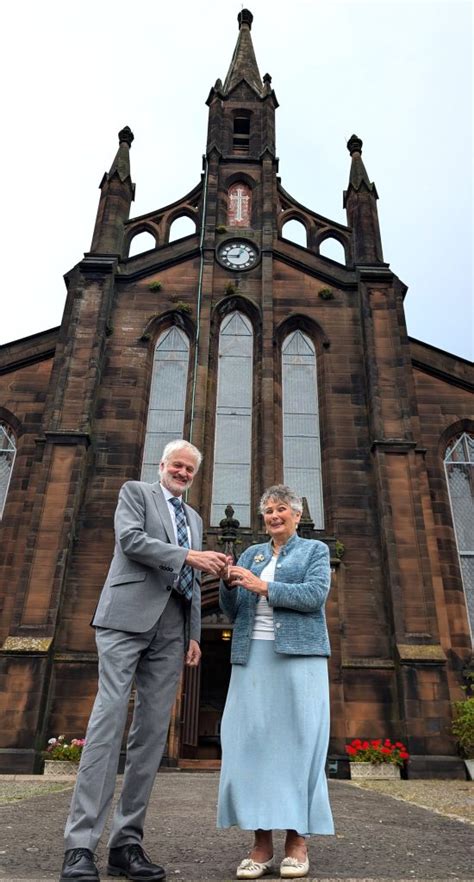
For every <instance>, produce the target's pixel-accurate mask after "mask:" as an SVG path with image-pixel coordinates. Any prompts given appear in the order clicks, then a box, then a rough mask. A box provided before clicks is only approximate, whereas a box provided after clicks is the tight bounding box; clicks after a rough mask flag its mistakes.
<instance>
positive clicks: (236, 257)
mask: <svg viewBox="0 0 474 882" xmlns="http://www.w3.org/2000/svg"><path fill="white" fill-rule="evenodd" d="M217 256H218V258H219V260H220V262H221V263H222V264H223V265H224V266H226V267H227V268H228V269H231V270H247V269H251V268H252V267H253V266H254V264H255V263H256V261H257V256H258V252H257V249H256V247H255V245H251V244H250V243H249V242H244V241H243V240H242V239H240V240H239V239H235V240H234V241H233V242H224V243H223V244H222V245H221V246H220V247H219V250H218V252H217Z"/></svg>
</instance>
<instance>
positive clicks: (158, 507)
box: [92, 481, 202, 641]
mask: <svg viewBox="0 0 474 882" xmlns="http://www.w3.org/2000/svg"><path fill="white" fill-rule="evenodd" d="M184 509H185V512H186V518H187V520H188V524H189V528H190V530H191V546H192V548H194V549H196V550H198V551H199V550H200V549H201V544H202V520H201V518H200V517H199V515H198V514H197V513H196V512H195V511H194V509H192V508H190V506H189V505H186V504H185V505H184ZM186 555H187V549H186V548H181V547H180V546H179V545H176V539H175V536H174V530H173V524H172V521H171V514H170V511H169V507H168V503H167V501H166V499H165V497H164V494H163V491H162V489H161V485H160V483H159V482H157V483H156V484H146V483H145V482H143V481H127V483H126V484H124V485H123V487H122V489H121V490H120V493H119V499H118V505H117V509H116V512H115V551H114V556H113V558H112V563H111V564H110V569H109V572H108V574H107V579H106V581H105V584H104V587H103V589H102V593H101V595H100V599H99V603H98V605H97V609H96V611H95V615H94V618H93V620H92V624H93V625H94V626H97V627H100V628H112V629H113V630H118V631H129V632H132V633H141V632H143V631H148V629H149V628H151V627H152V626H153V625H154V624H155V622H156V621H158V619H159V617H160V616H161V614H162V612H163V610H164V608H165V606H166V602H167V600H168V598H169V596H170V592H171V590H172V589H173V588H175V587H176V586H177V584H178V582H179V575H180V571H181V568H182V566H183V563H184V560H185V558H186ZM193 572H194V585H193V599H192V602H191V604H186V632H187V639H188V640H189V639H193V640H198V641H199V639H200V635H201V585H200V581H201V580H200V575H201V574H200V573H199V572H198V571H196V570H193Z"/></svg>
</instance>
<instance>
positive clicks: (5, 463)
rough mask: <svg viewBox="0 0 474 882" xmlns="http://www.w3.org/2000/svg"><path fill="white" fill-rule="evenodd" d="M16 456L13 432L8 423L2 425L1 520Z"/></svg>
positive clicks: (0, 433) (0, 440) (0, 461)
mask: <svg viewBox="0 0 474 882" xmlns="http://www.w3.org/2000/svg"><path fill="white" fill-rule="evenodd" d="M15 456H16V441H15V436H14V434H13V431H12V429H10V426H8V425H7V424H6V423H0V519H1V518H2V516H3V510H4V508H5V502H6V499H7V493H8V487H9V485H10V478H11V476H12V471H13V465H14V462H15Z"/></svg>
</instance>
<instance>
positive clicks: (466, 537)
mask: <svg viewBox="0 0 474 882" xmlns="http://www.w3.org/2000/svg"><path fill="white" fill-rule="evenodd" d="M444 467H445V469H446V478H447V482H448V490H449V499H450V502H451V511H452V515H453V523H454V532H455V534H456V544H457V547H458V554H459V564H460V567H461V575H462V580H463V585H464V592H465V594H466V604H467V612H468V617H469V622H470V625H471V633H472V634H473V635H474V435H469V434H467V432H464V433H463V434H462V435H459V436H458V437H457V438H455V439H454V440H453V441H451V443H450V444H449V445H448V448H447V450H446V455H445V458H444Z"/></svg>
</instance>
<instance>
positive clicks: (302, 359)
mask: <svg viewBox="0 0 474 882" xmlns="http://www.w3.org/2000/svg"><path fill="white" fill-rule="evenodd" d="M282 387H283V388H282V395H283V475H284V481H285V484H288V485H289V486H290V487H292V488H293V490H296V492H297V493H298V494H300V496H306V499H307V501H308V508H309V513H310V515H311V518H312V520H313V521H314V526H315V528H316V529H317V530H322V529H323V527H324V510H323V488H322V478H321V447H320V441H319V412H318V385H317V377H316V351H315V348H314V345H313V343H312V341H311V340H310V338H309V337H307V336H306V334H303V332H302V331H299V330H297V331H293V332H292V333H291V334H289V336H288V337H286V338H285V340H284V342H283V347H282Z"/></svg>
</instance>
